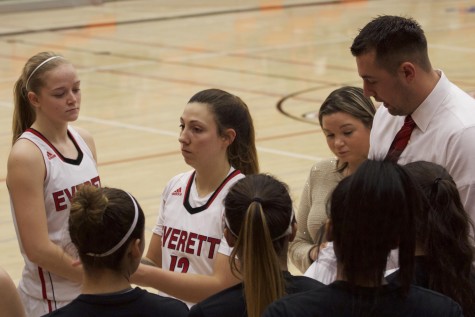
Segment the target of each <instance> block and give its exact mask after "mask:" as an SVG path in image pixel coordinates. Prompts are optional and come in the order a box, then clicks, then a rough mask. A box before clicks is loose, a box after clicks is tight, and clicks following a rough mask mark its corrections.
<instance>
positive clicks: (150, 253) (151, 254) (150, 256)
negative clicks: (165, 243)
mask: <svg viewBox="0 0 475 317" xmlns="http://www.w3.org/2000/svg"><path fill="white" fill-rule="evenodd" d="M140 262H141V263H142V264H146V265H151V266H157V267H162V236H160V235H158V234H156V233H153V234H152V238H151V239H150V243H149V245H148V250H147V255H146V256H145V258H142V260H141V261H140Z"/></svg>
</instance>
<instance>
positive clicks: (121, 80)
mask: <svg viewBox="0 0 475 317" xmlns="http://www.w3.org/2000/svg"><path fill="white" fill-rule="evenodd" d="M0 10H1V7H0ZM380 14H402V15H410V16H412V17H414V18H416V19H417V20H418V21H419V22H420V23H421V24H422V26H423V28H424V29H425V31H426V35H427V37H428V40H429V43H430V56H431V59H432V62H433V65H434V66H435V67H437V68H441V69H443V70H444V71H445V72H446V74H447V76H448V77H449V79H451V80H452V81H453V82H455V83H456V84H458V85H459V86H460V87H461V88H462V89H465V90H466V91H475V76H474V75H473V74H474V71H475V0H470V1H468V0H465V1H455V0H433V1H414V0H381V1H322V0H315V1H310V0H294V1H291V0H261V1H259V0H241V1H238V0H233V1H232V0H227V1H222V0H205V1H193V0H179V1H178V0H177V1H165V0H161V1H158V0H157V1H153V0H133V1H116V2H110V3H106V4H103V5H99V6H82V7H76V8H69V9H60V10H47V11H33V12H23V13H21V12H20V13H8V14H2V13H1V11H0V74H1V76H0V162H1V164H0V183H1V186H0V250H1V251H2V252H1V254H2V256H1V258H0V266H2V267H4V268H5V269H6V270H7V271H8V272H9V273H10V275H11V276H12V278H13V279H14V280H15V281H18V279H19V278H20V276H21V269H22V265H23V261H22V258H21V255H20V253H19V249H18V243H17V239H16V235H15V232H14V228H13V224H12V218H11V213H10V206H9V198H8V193H7V189H6V186H5V176H6V160H7V155H8V152H9V149H10V146H11V144H10V143H11V117H12V87H13V83H14V81H15V80H16V79H17V77H18V76H19V74H20V71H21V68H22V67H23V65H24V63H25V61H26V60H27V59H28V58H29V57H30V56H31V55H33V54H35V53H36V52H38V51H44V50H53V51H57V52H58V53H61V54H63V55H64V56H66V57H67V58H68V59H70V60H71V61H72V62H73V63H74V64H75V65H76V67H77V69H78V71H79V73H80V77H81V80H82V93H83V101H82V109H81V115H80V119H79V120H78V122H77V123H76V124H77V125H80V126H82V127H84V128H86V129H88V130H89V131H90V132H92V134H93V135H94V137H95V140H96V145H97V149H98V155H99V168H100V173H101V177H102V180H103V184H104V185H107V186H114V187H120V188H123V189H125V190H128V191H130V192H132V193H133V194H134V195H135V196H136V197H137V198H138V199H139V201H140V203H141V204H142V207H143V208H144V210H145V213H146V217H147V218H146V226H147V229H146V232H147V240H148V237H149V236H150V231H151V228H152V226H153V225H154V223H155V221H156V218H157V213H158V206H159V199H160V193H161V191H162V189H163V187H164V186H165V184H166V182H167V181H168V180H169V178H170V177H172V176H173V175H175V174H177V173H178V172H181V171H185V170H187V169H188V168H189V167H188V166H186V165H185V164H184V163H183V160H182V157H181V154H180V152H179V146H178V141H177V138H178V124H179V121H178V118H179V116H180V114H181V111H182V109H183V106H184V105H185V104H186V102H187V100H188V99H189V98H190V97H191V96H192V95H193V94H194V93H195V92H197V91H199V90H202V89H205V88H210V87H217V88H221V89H224V90H227V91H229V92H232V93H234V94H237V95H239V96H240V97H241V98H242V99H243V100H244V101H245V102H246V103H247V104H248V105H249V107H250V109H251V113H252V116H253V118H254V120H255V126H256V131H257V146H258V150H259V158H260V164H261V167H262V172H268V173H271V174H273V175H276V176H277V177H279V178H280V179H281V180H283V181H285V182H286V183H288V184H289V186H290V188H291V191H292V196H293V197H294V200H295V205H296V206H297V205H298V201H299V196H300V193H301V190H302V188H303V184H304V182H305V180H306V177H307V173H308V171H309V169H310V167H311V165H312V164H313V163H314V162H315V161H316V160H318V159H321V158H324V157H328V156H330V155H331V153H330V152H329V150H328V149H327V146H326V144H325V142H324V138H323V137H322V133H321V131H320V129H319V127H318V126H317V125H316V124H315V122H314V121H313V120H312V119H308V120H307V121H305V120H301V119H302V118H303V115H305V114H309V113H310V114H311V113H314V112H315V111H317V109H318V107H319V105H320V103H321V102H322V101H323V99H324V98H325V97H326V95H327V94H328V93H329V92H330V91H331V90H333V89H334V88H335V87H339V86H341V85H357V86H361V84H362V83H361V80H360V79H359V77H358V75H357V72H356V65H355V62H354V58H353V57H352V56H351V54H350V52H349V46H350V45H351V41H352V39H353V37H354V36H355V35H356V33H357V30H358V29H359V28H361V27H362V26H364V24H365V23H366V22H368V21H369V20H370V19H371V18H372V17H375V16H376V15H380ZM287 97H288V98H287ZM283 98H285V100H284V102H283V110H284V112H285V113H287V115H284V114H282V113H280V112H279V111H277V108H276V105H277V103H278V102H279V101H280V100H282V99H283ZM296 118H297V119H296ZM298 119H300V120H298ZM294 271H295V270H294Z"/></svg>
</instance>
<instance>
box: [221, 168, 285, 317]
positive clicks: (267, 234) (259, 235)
mask: <svg viewBox="0 0 475 317" xmlns="http://www.w3.org/2000/svg"><path fill="white" fill-rule="evenodd" d="M224 207H225V217H226V218H225V219H226V226H227V230H230V232H231V233H232V234H233V235H234V236H235V237H236V239H237V240H236V243H235V245H234V248H233V252H232V254H231V256H230V258H229V259H230V264H231V269H232V271H233V273H234V274H236V273H240V274H241V275H242V277H243V284H244V296H245V299H246V307H247V315H248V316H249V317H259V316H261V315H262V313H263V311H264V309H265V308H266V307H267V306H268V305H269V304H270V303H272V302H273V301H275V300H277V299H279V298H281V297H282V296H283V295H284V294H285V282H284V276H283V273H282V270H281V267H280V261H279V258H280V257H282V256H284V257H285V256H286V254H287V248H288V236H289V235H290V234H291V230H290V232H289V228H290V227H291V221H293V220H294V219H293V212H292V200H291V198H290V196H289V193H288V189H287V186H286V185H285V184H284V183H282V182H280V181H278V180H277V179H275V178H274V177H272V176H269V175H264V174H257V175H251V176H247V177H245V178H243V179H241V180H239V181H238V182H237V183H236V184H234V186H233V187H232V188H231V189H230V191H229V193H228V195H227V196H226V198H225V200H224ZM236 259H239V264H238V263H237V261H236ZM236 275H237V274H236Z"/></svg>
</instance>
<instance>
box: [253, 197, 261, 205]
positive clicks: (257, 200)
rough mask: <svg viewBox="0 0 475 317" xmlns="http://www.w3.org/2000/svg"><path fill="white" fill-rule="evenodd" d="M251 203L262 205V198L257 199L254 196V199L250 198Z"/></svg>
mask: <svg viewBox="0 0 475 317" xmlns="http://www.w3.org/2000/svg"><path fill="white" fill-rule="evenodd" d="M252 201H255V202H257V203H259V204H262V203H263V200H262V198H260V197H257V196H256V197H254V198H252V199H251V202H252Z"/></svg>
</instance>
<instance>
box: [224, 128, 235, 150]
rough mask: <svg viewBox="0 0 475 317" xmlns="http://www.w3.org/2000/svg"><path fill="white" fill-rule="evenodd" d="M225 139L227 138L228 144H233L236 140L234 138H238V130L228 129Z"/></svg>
mask: <svg viewBox="0 0 475 317" xmlns="http://www.w3.org/2000/svg"><path fill="white" fill-rule="evenodd" d="M223 139H225V140H226V143H227V145H228V146H229V145H231V144H232V143H233V142H234V139H236V130H234V129H231V128H229V129H226V130H225V131H224V133H223Z"/></svg>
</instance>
